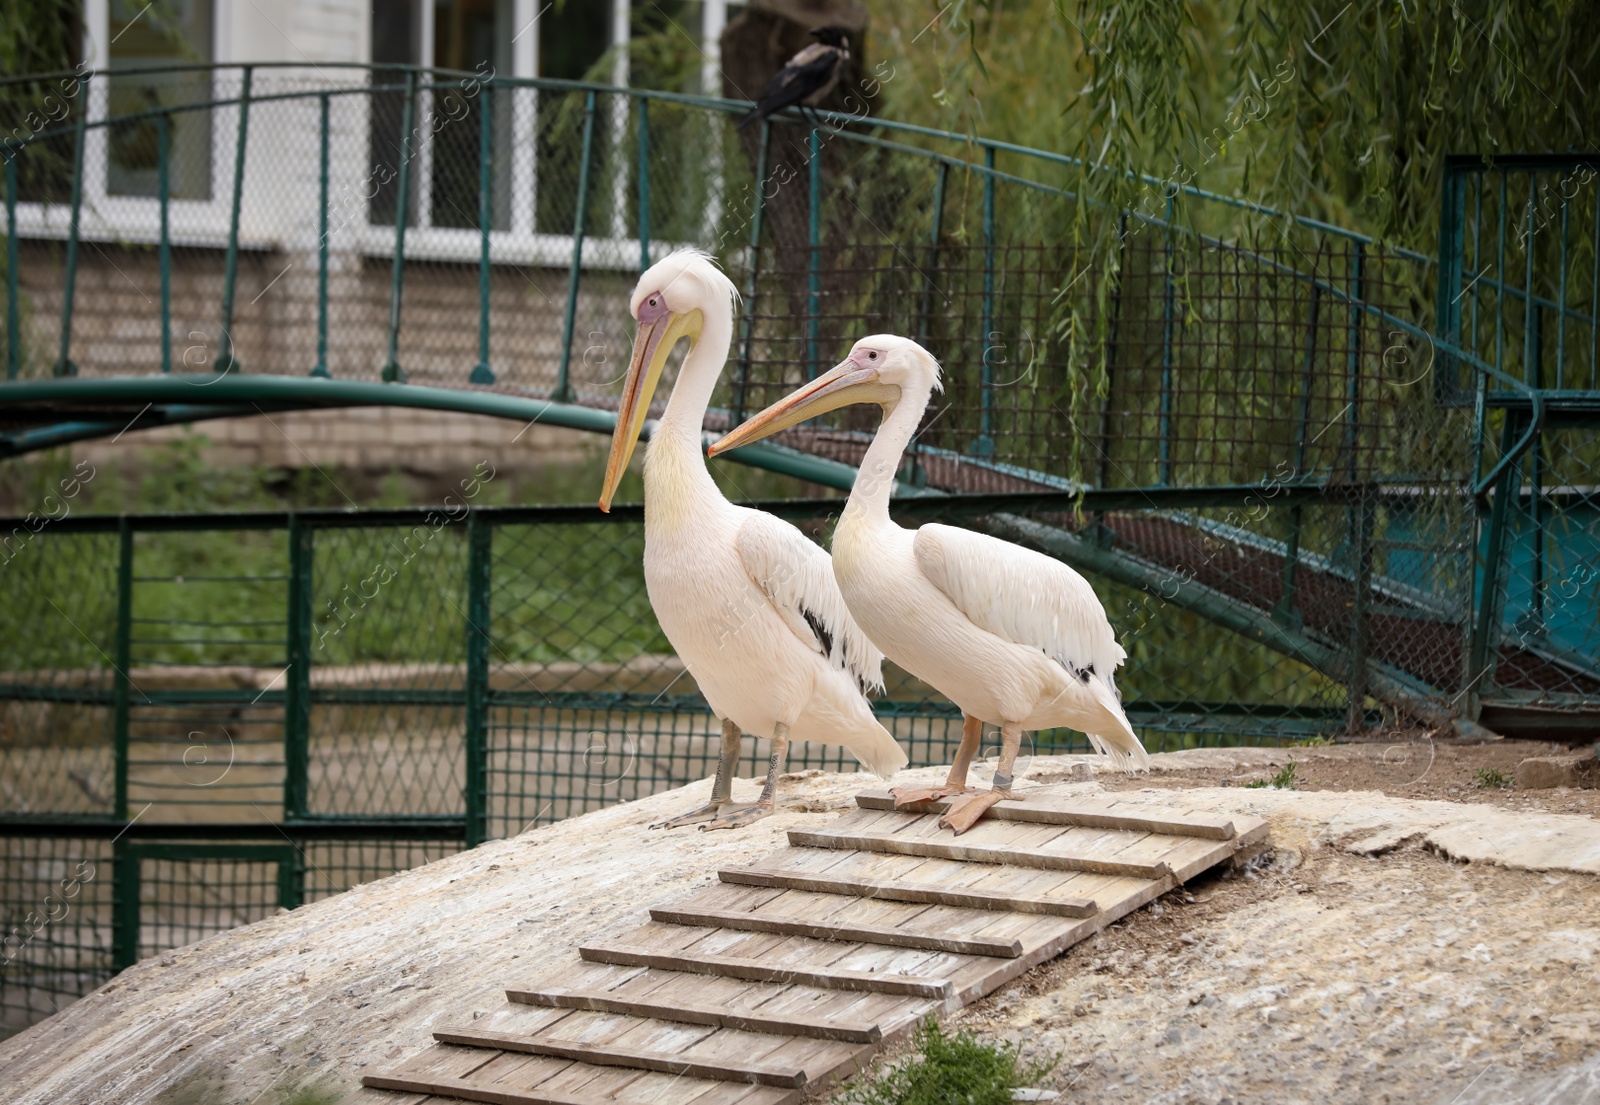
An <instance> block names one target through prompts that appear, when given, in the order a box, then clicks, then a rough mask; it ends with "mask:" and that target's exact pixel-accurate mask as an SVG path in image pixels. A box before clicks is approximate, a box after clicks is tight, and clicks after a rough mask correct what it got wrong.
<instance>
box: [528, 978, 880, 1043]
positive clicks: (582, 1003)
mask: <svg viewBox="0 0 1600 1105" xmlns="http://www.w3.org/2000/svg"><path fill="white" fill-rule="evenodd" d="M506 997H507V998H509V999H510V1000H512V1001H516V1002H521V1003H522V1004H524V1005H544V1006H550V1007H554V1008H557V1009H598V1010H602V1011H604V1012H607V1013H631V1014H633V1015H634V1016H636V1017H658V1018H660V1019H661V1020H664V1021H683V1022H685V1023H687V1024H714V1025H720V1026H722V1027H723V1028H740V1029H744V1030H745V1031H746V1032H767V1033H771V1034H773V1035H777V1036H810V1037H813V1038H815V1039H819V1040H843V1041H845V1042H846V1043H852V1044H872V1043H877V1041H878V1040H879V1039H880V1038H881V1037H882V1036H883V1033H882V1032H881V1031H880V1030H879V1029H878V1026H877V1025H876V1024H866V1023H862V1022H859V1021H856V1022H851V1021H839V1020H828V1021H824V1020H818V1019H813V1018H807V1017H794V1016H785V1017H782V1018H774V1017H766V1016H762V1015H760V1014H756V1013H744V1012H738V1011H736V1010H731V1009H729V1008H728V1007H727V1006H726V1005H706V1004H702V1003H697V1002H689V1001H684V1000H681V999H679V998H676V997H674V998H672V999H671V1000H670V1001H663V1000H649V999H646V998H627V997H622V996H620V995H618V994H616V993H614V992H612V991H606V990H586V989H579V988H572V989H563V990H507V991H506Z"/></svg>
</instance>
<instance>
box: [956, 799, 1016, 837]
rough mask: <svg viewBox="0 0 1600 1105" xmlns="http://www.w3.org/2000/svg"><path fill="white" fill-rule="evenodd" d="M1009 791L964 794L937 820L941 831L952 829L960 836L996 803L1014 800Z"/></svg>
mask: <svg viewBox="0 0 1600 1105" xmlns="http://www.w3.org/2000/svg"><path fill="white" fill-rule="evenodd" d="M1015 797H1016V795H1014V794H1012V793H1011V791H1010V790H999V789H995V790H985V791H980V792H979V793H977V794H964V795H962V796H961V797H960V798H957V799H956V800H955V801H954V802H951V803H950V808H949V809H947V810H946V811H945V813H944V816H943V817H941V818H939V827H940V828H941V829H953V830H955V834H956V835H957V836H960V835H961V834H962V833H964V832H966V831H967V830H968V829H970V828H972V826H974V825H976V824H977V823H978V822H979V821H980V820H982V819H983V815H984V814H986V813H988V812H989V807H990V806H992V805H994V804H995V803H996V802H1004V801H1006V800H1008V799H1012V798H1015Z"/></svg>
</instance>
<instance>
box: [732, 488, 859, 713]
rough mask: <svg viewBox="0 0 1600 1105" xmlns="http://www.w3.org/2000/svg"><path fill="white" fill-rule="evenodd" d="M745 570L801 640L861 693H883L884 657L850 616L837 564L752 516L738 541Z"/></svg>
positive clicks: (779, 524) (774, 523) (775, 524)
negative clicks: (836, 574)
mask: <svg viewBox="0 0 1600 1105" xmlns="http://www.w3.org/2000/svg"><path fill="white" fill-rule="evenodd" d="M736 544H737V546H738V549H739V559H740V560H742V561H743V562H744V569H745V571H746V572H748V573H749V575H750V578H751V579H752V580H754V581H755V584H756V586H757V587H760V588H761V590H762V591H763V592H765V593H766V596H767V600H768V601H769V602H771V603H772V607H773V609H774V610H776V611H777V612H778V616H779V617H781V618H782V619H783V621H784V624H786V625H787V626H788V627H789V628H790V629H791V630H792V631H793V632H794V634H795V636H797V637H799V638H800V639H801V640H802V641H804V642H806V643H807V644H809V645H810V646H811V647H813V648H815V649H816V650H817V651H818V652H819V653H821V654H822V655H824V656H826V657H827V658H828V660H829V662H830V663H832V664H833V665H834V666H835V667H837V668H840V669H841V670H844V671H846V672H848V673H849V674H850V676H851V677H852V678H853V679H854V680H855V682H856V685H857V686H859V687H860V688H861V690H862V693H864V694H865V693H867V692H868V691H873V690H877V691H881V690H882V689H883V653H881V652H879V651H878V649H877V648H876V647H875V646H874V645H873V643H872V642H871V641H869V640H868V639H867V635H866V634H865V633H863V632H862V631H861V627H860V626H858V625H857V624H856V622H855V619H854V618H852V617H851V616H850V611H849V609H848V608H847V607H846V606H845V604H844V596H843V595H841V594H840V593H839V585H838V583H836V582H835V581H834V578H833V562H832V561H831V560H830V559H829V557H828V554H827V553H826V552H825V551H824V550H823V549H822V548H821V546H819V545H817V544H816V543H815V542H813V541H811V540H810V539H808V538H807V537H806V536H805V534H803V533H801V532H800V531H799V530H798V529H796V528H795V527H794V526H792V525H790V524H789V523H788V522H785V521H783V520H782V519H781V518H774V517H773V516H772V515H770V514H765V513H762V512H760V511H751V512H750V513H749V514H748V515H747V516H746V517H745V519H744V521H743V522H742V523H741V524H740V526H739V536H738V538H737V540H736Z"/></svg>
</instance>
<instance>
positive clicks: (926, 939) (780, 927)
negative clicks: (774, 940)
mask: <svg viewBox="0 0 1600 1105" xmlns="http://www.w3.org/2000/svg"><path fill="white" fill-rule="evenodd" d="M650 916H651V917H653V918H654V919H655V920H657V921H665V922H667V923H668V924H673V925H709V926H713V927H719V926H720V927H722V928H733V929H744V930H747V931H750V932H781V933H786V934H788V935H790V936H811V937H814V938H816V939H818V940H850V941H854V942H856V943H861V944H887V945H889V946H890V947H895V948H922V949H925V950H928V951H941V952H958V953H960V954H963V955H990V956H995V957H998V958H1002V959H1006V958H1013V957H1015V956H1018V955H1021V954H1022V945H1020V944H1018V943H1017V942H1016V941H1015V940H1009V941H1008V940H988V939H983V938H972V937H958V936H942V935H938V934H935V933H922V932H907V931H904V930H902V929H896V928H888V927H885V926H881V925H856V924H849V923H846V922H833V921H825V920H823V921H815V920H805V919H801V918H796V917H771V916H767V915H764V914H759V913H736V912H734V911H732V910H723V909H675V908H672V907H670V906H656V907H653V908H652V909H651V910H650Z"/></svg>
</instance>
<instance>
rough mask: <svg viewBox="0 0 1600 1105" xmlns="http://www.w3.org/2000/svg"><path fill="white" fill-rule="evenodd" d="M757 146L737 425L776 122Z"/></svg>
mask: <svg viewBox="0 0 1600 1105" xmlns="http://www.w3.org/2000/svg"><path fill="white" fill-rule="evenodd" d="M757 141H758V143H759V145H758V146H757V149H756V194H755V198H754V199H753V200H752V201H751V212H750V275H749V277H748V278H747V279H746V280H745V285H744V317H743V318H741V319H740V320H739V371H738V372H737V373H736V374H735V376H734V382H733V423H732V424H733V425H738V424H739V423H740V422H743V421H744V412H745V406H746V404H747V403H748V402H749V392H750V353H751V348H750V347H751V343H752V342H754V341H755V331H756V319H755V310H756V306H755V305H756V282H757V280H758V279H759V278H760V275H761V222H762V216H763V215H764V214H765V213H766V199H767V150H768V148H769V147H770V146H771V144H772V123H771V121H770V120H767V119H763V120H761V137H760V138H759V139H757Z"/></svg>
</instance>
